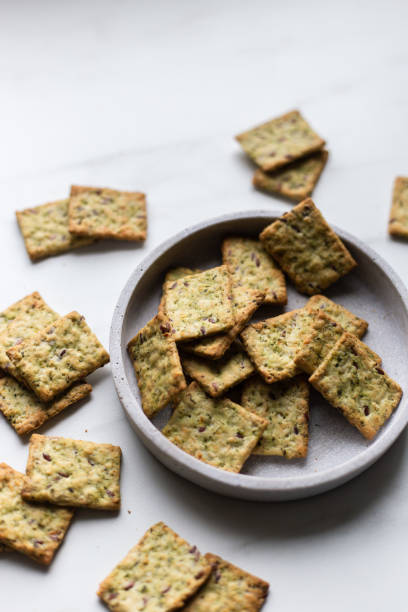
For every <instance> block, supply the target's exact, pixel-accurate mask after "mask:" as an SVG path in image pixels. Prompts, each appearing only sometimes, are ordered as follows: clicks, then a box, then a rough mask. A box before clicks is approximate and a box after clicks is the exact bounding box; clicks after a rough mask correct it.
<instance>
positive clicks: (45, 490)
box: [22, 434, 121, 510]
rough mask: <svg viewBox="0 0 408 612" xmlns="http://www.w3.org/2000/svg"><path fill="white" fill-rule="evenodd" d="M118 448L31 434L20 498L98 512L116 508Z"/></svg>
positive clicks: (118, 490) (118, 491)
mask: <svg viewBox="0 0 408 612" xmlns="http://www.w3.org/2000/svg"><path fill="white" fill-rule="evenodd" d="M120 458H121V450H120V448H119V446H113V445H112V444H97V443H95V442H87V441H84V440H71V439H69V438H60V437H51V436H41V435H39V434H32V436H31V438H30V447H29V453H28V462H27V468H26V478H25V481H24V488H23V492H22V495H23V498H24V499H25V500H28V501H36V502H48V503H50V504H56V505H58V506H78V507H82V508H94V509H97V510H98V509H100V510H118V509H119V507H120V483H119V479H120Z"/></svg>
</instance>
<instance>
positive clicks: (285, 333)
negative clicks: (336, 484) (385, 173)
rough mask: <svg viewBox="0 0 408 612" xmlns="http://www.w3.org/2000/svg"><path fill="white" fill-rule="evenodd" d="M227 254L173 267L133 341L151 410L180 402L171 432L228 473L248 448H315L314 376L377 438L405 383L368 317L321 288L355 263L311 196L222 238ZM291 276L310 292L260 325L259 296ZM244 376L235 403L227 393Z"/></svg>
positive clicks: (289, 454) (268, 451)
mask: <svg viewBox="0 0 408 612" xmlns="http://www.w3.org/2000/svg"><path fill="white" fill-rule="evenodd" d="M221 254H222V265H220V266H218V267H215V268H212V269H210V270H205V271H201V272H200V271H198V270H193V269H191V268H187V267H179V268H175V269H172V270H170V271H169V272H168V273H167V275H166V278H165V282H164V285H163V295H162V298H161V300H160V304H159V308H158V314H157V315H156V316H155V317H154V318H153V319H152V320H151V321H150V322H148V323H147V324H146V325H145V327H143V328H142V329H141V330H140V331H139V332H138V333H137V334H136V336H135V337H134V338H133V339H132V340H130V342H129V344H128V352H129V356H130V358H131V360H132V362H133V365H134V369H135V372H136V377H137V381H138V385H139V390H140V395H141V403H142V408H143V410H144V412H145V414H146V415H147V416H148V417H149V418H152V417H154V416H155V415H156V414H157V413H158V412H159V411H161V410H162V409H163V408H164V407H165V406H167V405H168V404H171V405H172V407H173V412H172V414H171V416H170V419H169V421H168V422H167V424H166V425H165V426H164V428H163V429H162V433H163V435H165V436H166V437H167V439H168V440H170V441H171V442H172V443H174V444H175V445H177V446H178V447H179V448H181V449H182V450H183V451H185V452H187V453H189V454H190V455H191V456H193V457H195V458H196V459H199V460H201V461H203V462H205V463H208V464H210V465H212V466H214V467H217V468H220V469H223V470H227V471H231V472H240V471H241V469H242V468H243V466H244V464H245V461H246V460H247V459H248V457H249V456H250V455H251V454H256V455H270V456H283V457H286V458H287V459H294V458H304V457H306V454H307V449H308V440H309V432H308V420H309V385H308V382H309V383H310V384H311V385H313V387H315V389H317V390H318V391H319V392H320V393H321V394H322V395H323V397H324V398H325V399H326V400H327V401H328V402H329V403H330V404H332V405H333V406H334V407H335V408H337V409H338V410H340V412H341V413H342V414H343V415H344V416H345V418H346V419H347V420H348V421H349V422H350V423H351V424H352V425H354V426H355V427H356V428H357V429H358V430H359V431H360V432H361V433H362V434H363V435H364V436H365V437H366V438H368V439H371V438H372V437H373V436H375V435H376V433H377V432H378V431H379V429H380V428H381V427H382V426H383V424H384V423H385V422H386V420H387V419H388V418H389V417H390V415H391V413H392V411H393V410H394V409H395V408H396V407H397V406H398V403H399V401H400V398H401V394H402V392H401V389H400V387H399V385H398V384H397V383H396V382H394V381H393V380H392V379H391V378H389V377H388V376H387V375H386V374H385V373H384V371H383V369H382V367H381V358H380V357H379V356H378V355H377V354H376V353H375V352H374V351H373V350H372V349H370V348H369V347H368V346H367V345H365V344H364V343H363V342H362V341H361V337H362V336H363V335H364V333H365V331H366V330H367V327H368V323H367V322H366V321H364V320H363V319H361V318H360V317H358V316H356V315H354V314H353V313H351V312H350V311H348V310H347V309H346V308H344V307H343V306H341V305H340V304H337V303H336V302H334V301H332V300H330V299H329V298H327V297H325V296H324V295H322V291H324V290H326V289H327V288H328V287H330V286H331V285H332V284H333V283H335V282H336V281H338V280H339V279H340V278H341V277H343V276H344V275H345V274H348V273H349V272H351V271H352V270H353V269H354V267H355V266H356V265H357V263H356V261H355V260H354V258H353V257H352V255H351V254H350V252H349V251H348V249H347V248H346V246H345V245H344V244H343V242H342V241H341V240H340V238H339V237H338V236H337V235H336V234H335V232H334V231H333V230H332V229H331V228H330V226H329V225H328V224H327V222H326V220H325V219H324V217H323V215H322V214H321V212H320V211H319V210H318V209H317V208H316V206H315V204H314V203H313V201H312V200H311V199H310V198H308V199H306V200H304V201H303V202H301V203H300V204H298V205H297V206H295V207H294V208H293V210H292V211H291V212H289V213H286V214H285V215H283V216H282V217H281V218H279V219H277V220H276V221H274V222H273V223H271V224H270V225H269V226H268V227H266V228H265V229H264V230H263V231H262V232H261V234H260V235H259V238H258V239H254V238H253V237H246V236H230V237H227V238H225V240H224V241H223V244H222V249H221ZM285 275H286V276H287V277H288V278H289V279H290V281H291V282H292V283H293V285H294V286H295V288H296V289H297V290H298V291H299V292H300V293H302V294H306V295H308V296H311V297H310V299H309V301H308V302H306V303H305V305H304V306H303V307H302V308H298V309H296V310H291V311H288V312H285V313H283V314H279V315H277V316H273V317H270V318H267V319H265V320H261V321H258V322H251V318H252V317H253V315H254V313H255V312H256V310H257V309H258V307H259V306H260V305H262V304H274V305H276V306H279V307H283V306H284V305H285V304H286V302H287V296H286V284H285ZM306 377H308V382H307V378H306ZM241 383H242V385H243V386H242V392H241V396H240V399H239V400H238V402H236V401H233V400H232V399H231V398H230V397H228V396H227V394H228V393H229V390H230V389H231V388H232V387H235V386H239V385H241ZM234 397H236V394H235V395H234Z"/></svg>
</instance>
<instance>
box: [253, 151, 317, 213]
mask: <svg viewBox="0 0 408 612" xmlns="http://www.w3.org/2000/svg"><path fill="white" fill-rule="evenodd" d="M328 156H329V153H328V152H327V151H318V152H317V153H312V155H309V156H308V157H303V158H301V159H299V160H297V161H295V162H293V163H291V164H289V165H287V166H282V167H281V168H279V169H278V170H275V171H274V172H269V173H267V172H264V171H263V170H261V169H260V168H258V170H255V174H254V177H253V179H252V182H253V185H254V187H256V188H257V189H260V190H262V191H266V192H268V193H273V194H277V195H282V196H284V197H286V198H289V199H290V200H294V201H295V202H301V201H302V200H304V199H305V198H307V197H309V196H310V195H312V193H313V190H314V188H315V187H316V184H317V181H318V180H319V178H320V175H321V173H322V172H323V168H324V167H325V165H326V162H327V158H328Z"/></svg>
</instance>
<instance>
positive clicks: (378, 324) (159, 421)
mask: <svg viewBox="0 0 408 612" xmlns="http://www.w3.org/2000/svg"><path fill="white" fill-rule="evenodd" d="M276 216H277V215H273V214H271V215H270V216H269V215H266V214H265V213H263V214H262V216H261V217H260V216H258V215H255V214H254V216H252V217H251V216H250V215H248V216H241V217H238V218H234V219H228V220H221V221H219V222H215V223H213V224H210V225H208V226H206V227H204V228H200V229H197V230H195V231H193V232H192V233H191V232H189V231H186V232H185V233H184V236H183V237H181V239H180V240H179V241H178V242H176V243H175V244H172V245H170V246H169V247H168V248H165V249H164V250H162V252H161V253H159V254H158V256H154V257H149V258H147V260H145V262H146V266H145V269H143V270H142V271H139V273H138V275H137V282H135V286H131V287H130V289H129V293H128V298H129V299H128V304H127V308H126V309H125V310H124V315H123V324H122V328H121V336H120V344H121V357H122V360H123V366H124V368H123V369H124V376H125V378H126V383H127V386H128V388H129V389H130V391H131V394H132V395H133V397H134V399H135V402H132V404H131V405H129V403H128V404H127V405H126V409H127V411H128V414H129V416H130V418H131V420H133V419H135V420H140V417H141V416H142V418H146V417H144V415H141V413H142V411H141V407H140V397H139V391H138V388H137V384H136V378H135V375H134V372H133V368H132V365H131V363H130V360H129V358H128V356H127V354H126V345H127V342H128V341H129V340H130V339H131V338H132V337H133V336H134V335H135V333H136V332H137V331H138V330H139V329H140V328H141V327H142V326H143V325H144V324H145V323H146V322H147V321H148V320H149V319H151V318H152V317H153V316H154V315H155V314H156V312H157V307H158V303H159V299H160V295H161V288H162V282H163V277H164V274H165V272H166V271H167V270H168V269H169V268H170V267H174V266H178V265H183V266H188V267H192V268H203V269H205V268H209V267H212V266H216V265H219V264H220V263H221V250H220V248H221V242H222V239H223V238H224V237H226V236H228V235H234V234H237V235H244V236H251V237H257V236H258V234H259V232H260V231H261V230H262V229H263V228H264V227H265V226H266V225H268V223H270V222H272V221H273V220H274V219H275V218H276ZM339 234H340V235H341V236H342V238H343V240H344V242H345V243H346V245H347V247H348V248H349V249H350V251H351V253H352V254H353V256H354V257H355V259H356V260H357V262H358V264H359V265H358V267H357V268H356V269H355V270H354V271H353V272H352V273H351V274H349V275H347V276H346V277H345V278H344V279H342V280H340V281H339V282H337V283H336V284H335V285H333V286H332V287H331V288H329V289H328V290H327V291H326V292H325V295H327V296H328V297H330V298H332V299H333V300H335V301H338V302H339V303H340V304H342V305H344V306H346V307H347V308H348V309H350V310H351V311H352V312H354V313H355V314H357V315H358V316H360V317H363V318H364V319H366V320H367V321H368V322H369V330H368V332H367V334H366V336H365V337H364V342H366V343H367V344H368V345H369V346H370V347H371V348H373V349H374V351H376V352H377V353H379V354H380V356H381V357H382V358H383V367H384V370H385V371H386V372H387V373H388V374H389V375H390V376H391V377H392V378H394V379H395V380H397V381H398V382H399V384H400V385H401V386H402V388H403V389H406V388H407V386H408V385H407V383H408V368H407V367H406V363H407V362H408V342H407V337H408V316H407V310H406V307H405V305H404V299H403V297H402V296H401V294H400V292H399V290H398V288H397V286H396V285H395V284H394V282H393V281H392V280H391V278H390V277H389V276H388V274H387V273H386V272H385V271H384V269H383V264H381V263H379V262H377V260H376V256H375V254H373V253H372V252H370V254H366V252H365V251H366V249H365V248H364V247H363V245H360V246H359V245H358V244H356V242H355V241H354V239H352V238H351V237H349V238H347V236H345V235H344V234H343V233H342V232H340V231H339ZM170 242H171V241H170ZM129 282H130V284H131V281H129ZM128 286H129V284H128ZM306 301H307V298H306V297H305V296H302V295H300V294H299V293H298V292H297V291H296V290H295V289H294V288H293V287H292V286H291V285H290V284H288V304H287V305H286V306H285V307H284V308H283V309H282V308H277V307H262V308H261V309H260V310H259V311H258V312H257V315H256V318H257V319H260V318H266V317H268V316H273V315H277V314H280V313H281V312H283V311H289V310H292V309H294V308H298V307H300V306H303V305H304V304H305V303H306ZM236 393H239V389H238V390H237V391H236ZM238 397H239V396H238ZM404 403H405V402H404V400H403V401H402V402H401V404H400V407H399V408H398V409H397V411H396V413H395V415H393V416H392V417H391V419H390V420H389V421H388V423H387V424H386V425H385V427H384V428H383V429H382V430H381V432H380V433H379V434H378V435H377V436H376V438H375V439H374V440H372V441H370V442H369V441H367V440H365V439H364V438H363V437H362V436H361V434H359V433H358V432H357V430H356V429H355V428H354V427H352V426H351V425H349V424H348V423H347V421H346V420H345V419H344V418H343V417H342V416H341V415H340V414H338V413H337V412H336V410H335V409H334V408H332V407H331V406H330V405H328V404H327V402H326V401H325V400H323V398H322V397H321V396H320V395H319V394H318V393H316V392H314V391H313V390H312V391H311V398H310V439H309V452H308V456H307V458H306V459H303V460H294V461H293V460H292V461H288V460H285V459H282V458H273V457H255V456H254V457H251V458H250V459H249V460H248V461H247V463H246V465H245V467H244V469H243V471H242V474H246V475H252V476H261V477H264V478H273V479H274V482H275V483H276V479H278V481H281V482H282V483H285V488H287V487H288V486H289V487H290V480H291V479H294V477H296V478H295V479H294V481H295V480H296V486H298V485H299V478H300V479H306V480H307V477H308V476H310V475H313V476H316V475H318V474H319V473H321V474H322V475H323V472H327V471H330V470H332V469H333V468H339V467H341V466H342V465H345V464H347V463H348V462H350V461H352V460H354V459H356V458H357V457H359V456H361V455H362V454H364V453H367V451H368V450H369V449H370V447H372V446H373V445H376V444H379V442H380V440H381V439H382V438H383V437H384V436H387V432H388V431H389V430H390V429H392V427H393V423H394V421H395V419H396V415H397V414H398V413H399V412H400V411H401V410H403V409H404V410H405V408H403V404H404ZM168 417H169V411H168V409H165V410H164V411H163V412H162V413H160V415H158V417H156V419H155V420H154V425H155V426H156V427H157V428H161V427H162V426H163V425H164V423H165V422H166V420H167V419H168ZM146 420H147V419H146ZM160 437H161V436H160ZM194 463H195V462H194ZM227 476H228V475H227ZM234 476H235V475H234ZM237 477H238V478H240V475H238V476H237Z"/></svg>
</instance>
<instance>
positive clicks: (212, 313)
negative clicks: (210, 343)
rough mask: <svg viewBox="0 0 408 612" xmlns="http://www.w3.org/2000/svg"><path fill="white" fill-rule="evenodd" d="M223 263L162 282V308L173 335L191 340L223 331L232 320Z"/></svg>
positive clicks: (225, 268)
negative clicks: (187, 275) (163, 284)
mask: <svg viewBox="0 0 408 612" xmlns="http://www.w3.org/2000/svg"><path fill="white" fill-rule="evenodd" d="M231 301H232V300H231V281H230V277H229V274H228V271H227V267H226V266H219V267H217V268H211V269H210V270H205V271H204V272H200V273H198V274H193V275H192V276H190V277H187V278H184V279H183V278H182V279H180V280H178V281H177V280H176V281H174V282H173V281H170V282H167V283H165V286H164V311H165V314H166V316H167V317H168V319H169V321H170V324H171V333H172V336H173V339H174V340H176V341H180V340H191V339H193V338H200V337H203V336H209V335H212V334H216V333H217V332H222V331H226V330H227V329H230V328H231V327H232V326H233V324H234V316H233V312H232V306H231Z"/></svg>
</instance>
